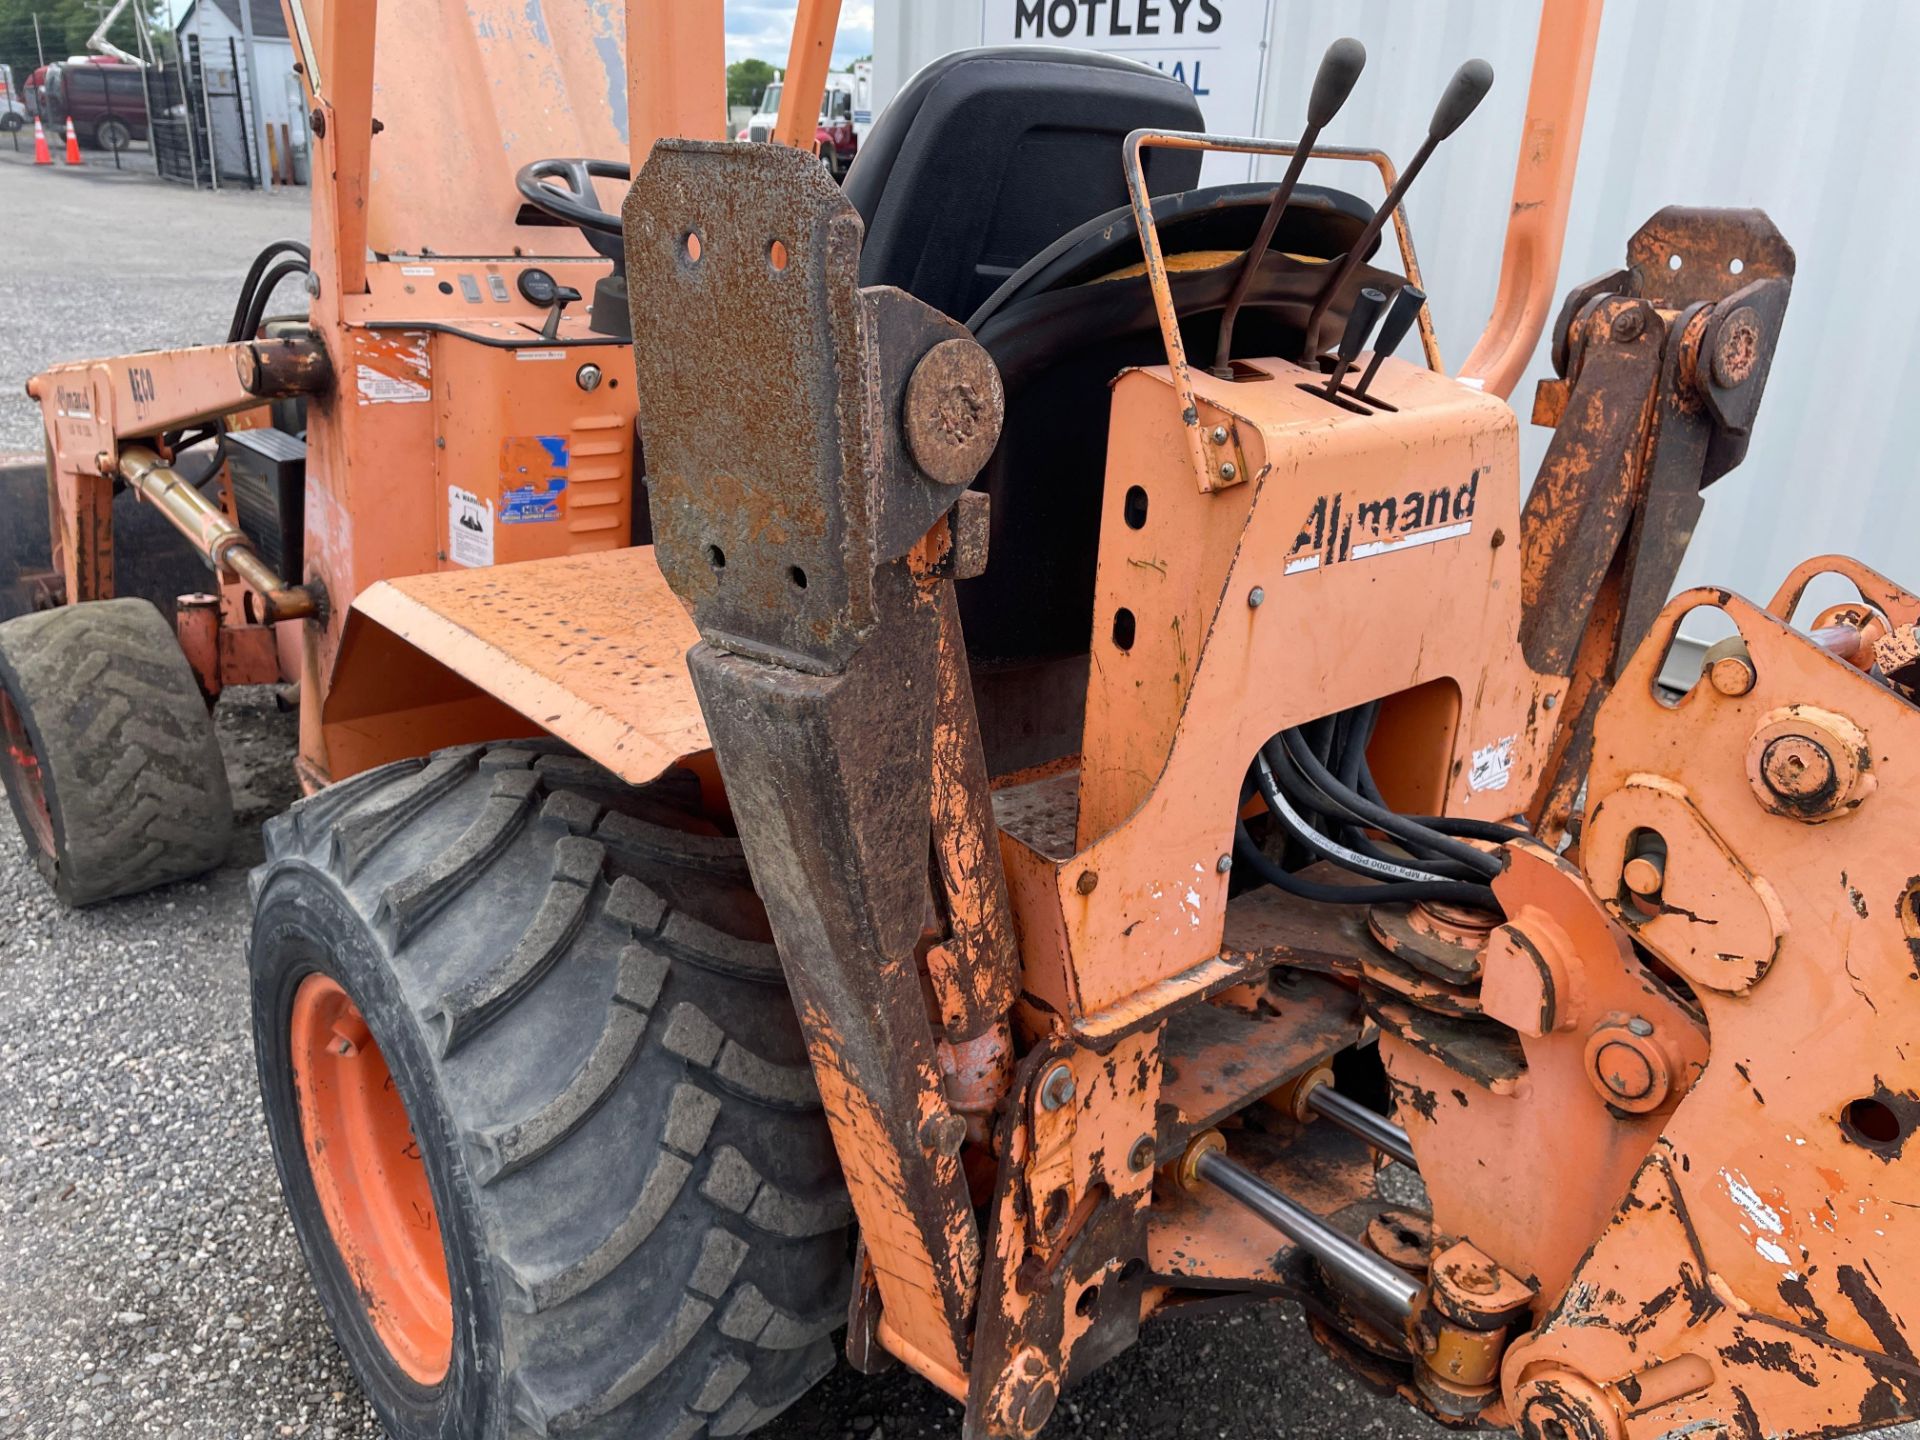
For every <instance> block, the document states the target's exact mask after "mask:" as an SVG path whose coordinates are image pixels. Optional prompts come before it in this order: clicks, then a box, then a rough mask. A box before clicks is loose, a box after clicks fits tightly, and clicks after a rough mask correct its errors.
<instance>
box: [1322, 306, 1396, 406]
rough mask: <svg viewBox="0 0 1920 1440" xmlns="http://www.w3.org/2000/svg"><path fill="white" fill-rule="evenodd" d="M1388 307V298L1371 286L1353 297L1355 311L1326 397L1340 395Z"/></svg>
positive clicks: (1330, 377)
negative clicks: (1349, 369)
mask: <svg viewBox="0 0 1920 1440" xmlns="http://www.w3.org/2000/svg"><path fill="white" fill-rule="evenodd" d="M1386 305H1387V297H1386V296H1385V295H1383V294H1382V293H1381V292H1380V291H1378V290H1376V289H1374V288H1373V287H1372V286H1371V285H1368V286H1365V287H1364V288H1363V289H1362V290H1361V291H1360V293H1359V294H1358V295H1356V296H1354V297H1353V309H1351V310H1349V311H1348V312H1347V328H1346V331H1345V333H1344V334H1342V335H1341V337H1340V349H1339V350H1338V352H1336V358H1335V360H1334V363H1333V373H1332V374H1331V375H1329V376H1328V377H1327V394H1329V395H1338V394H1339V393H1340V381H1341V380H1342V379H1343V378H1344V377H1345V375H1346V373H1347V370H1348V368H1349V367H1350V366H1351V365H1352V364H1353V362H1354V361H1355V360H1356V359H1358V358H1359V355H1360V352H1361V351H1362V350H1364V349H1366V348H1367V336H1369V335H1371V334H1372V333H1373V322H1374V321H1376V320H1378V319H1379V318H1380V312H1381V311H1382V310H1384V309H1385V308H1386Z"/></svg>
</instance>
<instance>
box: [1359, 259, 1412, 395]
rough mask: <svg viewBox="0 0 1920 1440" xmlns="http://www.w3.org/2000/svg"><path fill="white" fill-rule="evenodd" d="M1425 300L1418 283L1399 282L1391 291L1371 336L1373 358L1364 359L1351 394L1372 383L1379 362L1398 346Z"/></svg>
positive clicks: (1361, 391) (1362, 393) (1360, 391)
mask: <svg viewBox="0 0 1920 1440" xmlns="http://www.w3.org/2000/svg"><path fill="white" fill-rule="evenodd" d="M1426 303H1427V292H1426V291H1424V290H1422V289H1421V288H1420V287H1419V286H1418V285H1402V286H1401V287H1400V288H1399V289H1398V290H1396V291H1394V293H1393V304H1392V305H1390V306H1388V307H1387V318H1386V319H1385V320H1382V321H1381V322H1380V333H1379V334H1378V335H1376V336H1375V337H1374V341H1373V359H1371V360H1369V361H1368V362H1367V368H1366V372H1365V373H1364V374H1363V375H1361V377H1360V383H1359V384H1358V385H1356V386H1354V387H1353V392H1354V394H1356V395H1365V394H1366V393H1367V387H1368V386H1369V385H1371V384H1373V377H1374V376H1375V375H1377V374H1379V373H1380V362H1381V361H1382V360H1384V359H1386V358H1387V356H1389V355H1391V354H1393V352H1394V351H1396V350H1398V349H1399V348H1400V342H1401V341H1402V340H1404V339H1406V338H1407V331H1409V330H1411V329H1412V328H1413V322H1414V321H1415V320H1418V319H1419V318H1420V307H1421V306H1423V305H1425V304H1426Z"/></svg>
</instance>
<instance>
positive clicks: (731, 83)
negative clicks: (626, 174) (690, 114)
mask: <svg viewBox="0 0 1920 1440" xmlns="http://www.w3.org/2000/svg"><path fill="white" fill-rule="evenodd" d="M9 3H11V0H0V5H6V4H9ZM774 75H775V71H774V68H773V66H771V65H769V64H768V63H767V62H766V61H764V60H736V61H734V62H733V64H731V65H729V66H727V104H729V105H757V104H759V103H760V96H761V94H762V93H763V92H764V91H765V90H766V88H767V86H769V85H771V84H772V83H773V80H774Z"/></svg>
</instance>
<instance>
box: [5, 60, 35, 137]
mask: <svg viewBox="0 0 1920 1440" xmlns="http://www.w3.org/2000/svg"><path fill="white" fill-rule="evenodd" d="M32 118H33V116H32V115H31V113H29V112H28V110H27V99H26V96H25V95H23V94H22V93H21V91H20V87H19V86H18V85H17V84H16V83H15V81H14V78H13V67H12V66H11V65H0V133H3V132H5V131H8V130H18V129H19V128H20V127H21V126H22V125H24V124H26V123H27V121H29V120H31V119H32Z"/></svg>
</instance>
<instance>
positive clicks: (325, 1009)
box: [289, 974, 453, 1385]
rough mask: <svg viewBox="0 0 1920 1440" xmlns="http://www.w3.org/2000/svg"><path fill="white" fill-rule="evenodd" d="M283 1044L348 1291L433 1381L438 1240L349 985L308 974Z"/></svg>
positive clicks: (447, 1353)
mask: <svg viewBox="0 0 1920 1440" xmlns="http://www.w3.org/2000/svg"><path fill="white" fill-rule="evenodd" d="M290 1028H291V1035H290V1041H291V1044H290V1047H289V1048H290V1050H291V1054H292V1059H293V1081H294V1093H295V1096H296V1097H297V1099H298V1102H299V1106H300V1130H301V1135H302V1138H303V1139H304V1141H305V1143H306V1151H307V1169H308V1171H309V1172H310V1173H311V1174H312V1176H313V1188H314V1191H315V1193H316V1194H317V1195H318V1196H319V1199H320V1211H321V1213H322V1214H323V1215H324V1216H325V1217H326V1221H327V1229H328V1230H329V1231H330V1232H332V1235H333V1243H334V1248H335V1249H336V1250H338V1251H339V1253H340V1258H341V1260H342V1261H344V1262H345V1264H346V1267H347V1274H348V1276H349V1278H350V1279H351V1280H352V1282H353V1289H354V1293H355V1294H357V1295H358V1296H359V1297H360V1302H361V1304H362V1305H363V1306H365V1308H366V1313H367V1319H368V1321H369V1322H370V1323H371V1324H372V1326H373V1331H374V1334H375V1335H377V1336H378V1337H379V1338H380V1343H381V1344H382V1345H384V1346H385V1347H386V1350H387V1353H388V1354H389V1355H391V1356H392V1357H393V1360H394V1363H395V1364H396V1365H398V1366H399V1367H400V1369H401V1370H403V1371H404V1372H405V1373H406V1374H407V1375H408V1376H409V1377H410V1378H411V1379H413V1380H414V1381H416V1382H418V1383H419V1384H422V1385H436V1384H438V1383H439V1382H440V1381H441V1380H442V1379H443V1378H444V1377H445V1376H446V1373H447V1366H448V1365H449V1364H450V1363H451V1361H452V1359H453V1302H452V1299H451V1298H450V1293H449V1290H448V1287H447V1256H446V1248H445V1246H444V1245H443V1244H442V1242H441V1238H440V1221H439V1216H438V1215H437V1214H436V1213H435V1212H434V1208H433V1192H432V1190H431V1188H430V1187H429V1186H428V1183H427V1167H426V1166H425V1165H424V1164H423V1163H422V1162H421V1159H420V1146H419V1144H418V1143H417V1142H416V1141H415V1140H414V1136H413V1125H412V1122H411V1121H409V1120H408V1118H407V1107H406V1106H405V1105H404V1104H403V1103H402V1102H401V1099H400V1092H399V1090H398V1089H397V1088H396V1087H395V1085H394V1083H393V1076H392V1074H391V1073H390V1072H389V1071H388V1069H387V1061H386V1057H385V1056H384V1055H382V1054H381V1053H380V1047H379V1046H378V1045H376V1044H375V1043H374V1041H373V1036H372V1034H371V1033H370V1032H369V1031H368V1029H367V1022H366V1021H365V1020H364V1019H362V1018H361V1015H360V1011H359V1009H358V1008H357V1007H356V1006H355V1005H354V1003H353V1001H352V1000H351V999H349V998H348V996H347V992H346V991H345V990H343V989H341V988H340V986H339V985H338V984H337V983H335V982H334V981H333V980H331V979H329V978H328V977H327V976H325V975H319V974H314V975H309V976H307V978H306V979H304V980H302V981H301V982H300V988H299V989H298V990H297V991H296V992H295V993H294V997H293V1020H292V1023H291V1027H290Z"/></svg>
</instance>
